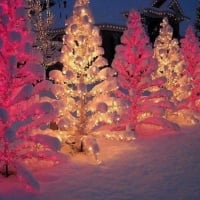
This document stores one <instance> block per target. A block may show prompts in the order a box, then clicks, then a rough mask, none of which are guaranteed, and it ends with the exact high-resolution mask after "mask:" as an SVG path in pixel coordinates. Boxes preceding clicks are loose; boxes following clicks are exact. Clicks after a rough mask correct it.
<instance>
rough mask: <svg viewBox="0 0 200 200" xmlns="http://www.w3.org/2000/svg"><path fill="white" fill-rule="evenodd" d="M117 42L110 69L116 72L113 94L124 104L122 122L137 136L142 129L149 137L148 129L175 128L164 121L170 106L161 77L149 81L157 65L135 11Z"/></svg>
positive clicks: (169, 94) (131, 13) (138, 15)
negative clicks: (124, 110) (116, 85)
mask: <svg viewBox="0 0 200 200" xmlns="http://www.w3.org/2000/svg"><path fill="white" fill-rule="evenodd" d="M121 43H122V44H120V45H119V46H117V47H116V55H115V58H114V60H113V63H112V67H113V68H114V69H115V70H116V71H117V72H118V84H119V87H120V89H119V90H118V92H117V95H118V96H119V97H121V98H122V99H124V100H126V101H127V107H128V108H127V109H126V113H125V116H124V117H123V119H122V121H123V123H125V124H126V125H127V124H131V125H132V126H133V127H134V129H136V131H137V132H138V134H142V133H144V131H145V130H146V131H147V134H151V132H150V131H149V130H150V129H152V130H153V129H154V130H155V129H156V127H157V130H158V131H161V130H162V131H163V128H164V127H165V128H167V129H168V130H169V129H170V130H172V129H173V130H174V129H176V128H175V126H172V124H171V123H169V122H168V121H167V120H165V119H164V115H165V109H166V108H171V107H172V104H171V103H170V102H169V101H168V98H169V97H170V96H171V92H169V91H167V90H166V89H164V88H162V85H163V84H164V83H165V81H166V80H165V78H163V77H161V78H157V79H153V78H152V73H153V72H155V71H156V69H157V63H156V61H155V59H153V51H152V48H151V45H150V42H149V38H148V37H147V36H146V33H145V31H144V29H143V27H142V24H141V17H140V14H139V13H138V12H137V11H131V12H130V13H129V18H128V24H127V30H126V31H124V33H123V35H122V37H121ZM145 127H148V130H147V129H146V128H145ZM167 129H166V130H167ZM155 132H156V130H155ZM155 132H154V133H155Z"/></svg>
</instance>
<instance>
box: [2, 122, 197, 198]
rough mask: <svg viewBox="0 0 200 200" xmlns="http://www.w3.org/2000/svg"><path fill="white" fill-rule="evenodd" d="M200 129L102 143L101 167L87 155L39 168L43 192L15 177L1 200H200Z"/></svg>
mask: <svg viewBox="0 0 200 200" xmlns="http://www.w3.org/2000/svg"><path fill="white" fill-rule="evenodd" d="M199 128H200V125H198V126H196V127H193V128H184V129H182V131H181V134H176V135H164V136H160V137H151V138H136V140H134V141H131V142H123V141H121V142H120V141H116V140H106V139H104V138H98V142H99V146H100V154H99V157H100V159H101V160H102V161H103V162H102V163H101V164H100V165H98V164H95V162H94V161H93V160H92V158H90V157H89V156H87V155H84V154H79V155H75V156H73V157H71V159H66V160H63V161H62V162H61V163H60V164H58V165H56V166H54V167H49V168H45V167H42V166H41V165H39V164H38V168H34V176H35V177H36V179H37V180H38V181H39V183H40V188H41V191H40V192H39V193H36V192H27V191H26V190H25V189H24V185H23V184H22V183H21V182H18V181H17V178H16V176H15V175H12V176H10V177H9V178H4V177H2V176H0V188H1V189H0V199H1V200H11V199H12V200H13V199H16V200H27V199H29V200H47V199H48V200H55V199H59V200H67V199H73V200H88V199H92V200H102V199H104V200H112V199H114V200H122V199H126V200H133V199H137V200H140V199H142V200H145V199H148V200H151V199H152V200H157V199H162V200H169V199H170V200H191V199H192V200H199V199H200V157H199V152H200V145H199V141H200V131H199Z"/></svg>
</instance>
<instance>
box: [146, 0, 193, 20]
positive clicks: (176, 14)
mask: <svg viewBox="0 0 200 200" xmlns="http://www.w3.org/2000/svg"><path fill="white" fill-rule="evenodd" d="M142 14H143V15H144V16H148V17H151V16H152V17H155V18H156V17H158V18H160V17H164V16H167V17H169V18H170V17H171V18H174V19H175V20H177V21H178V22H181V21H184V20H188V19H189V18H188V17H186V16H185V15H184V13H183V10H182V8H181V5H180V3H179V2H178V0H154V1H153V3H152V7H149V8H145V9H143V10H142Z"/></svg>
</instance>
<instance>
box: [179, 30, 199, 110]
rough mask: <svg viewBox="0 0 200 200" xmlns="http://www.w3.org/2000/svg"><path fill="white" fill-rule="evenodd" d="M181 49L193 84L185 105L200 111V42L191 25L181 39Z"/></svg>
mask: <svg viewBox="0 0 200 200" xmlns="http://www.w3.org/2000/svg"><path fill="white" fill-rule="evenodd" d="M181 51H182V53H183V56H184V60H185V63H186V73H187V75H188V76H189V77H190V80H191V86H192V87H191V90H190V96H189V97H188V99H187V101H186V102H185V106H186V107H188V108H189V109H192V110H193V111H197V112H200V92H199V91H200V43H199V41H198V38H197V37H196V36H195V33H194V30H193V28H192V27H191V26H189V27H188V28H187V30H186V34H185V37H184V38H183V39H182V40H181Z"/></svg>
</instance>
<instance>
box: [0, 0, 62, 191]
mask: <svg viewBox="0 0 200 200" xmlns="http://www.w3.org/2000/svg"><path fill="white" fill-rule="evenodd" d="M13 5H15V6H13ZM25 7H26V4H25V1H23V0H3V1H0V173H2V174H3V175H5V176H9V175H10V174H12V173H14V174H16V175H17V176H18V178H19V179H20V180H23V181H24V182H25V183H26V184H27V187H28V188H30V189H34V190H38V189H39V184H38V182H37V180H36V179H35V178H34V176H33V175H32V174H31V173H30V171H29V170H28V168H27V166H29V164H28V163H30V162H32V160H35V159H42V160H44V159H49V160H52V161H53V158H54V157H53V156H52V154H51V153H52V150H58V149H59V148H60V143H59V141H58V139H56V138H54V137H50V136H46V135H42V134H41V133H40V132H37V133H34V128H35V127H40V126H41V125H42V124H46V123H47V122H49V120H50V117H49V116H53V112H54V110H53V107H52V106H51V104H50V103H48V102H45V101H43V100H42V96H41V95H40V92H43V87H41V85H42V84H41V83H42V80H43V78H44V74H45V72H44V68H43V67H42V66H41V65H40V64H38V63H41V61H42V60H41V55H40V54H39V53H38V52H37V51H35V50H34V49H33V48H32V44H33V42H34V39H35V38H34V35H33V34H32V33H31V32H30V30H29V24H28V22H27V21H26V10H25ZM30 131H31V132H32V133H33V135H30V134H29V133H30ZM23 161H24V162H23Z"/></svg>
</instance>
